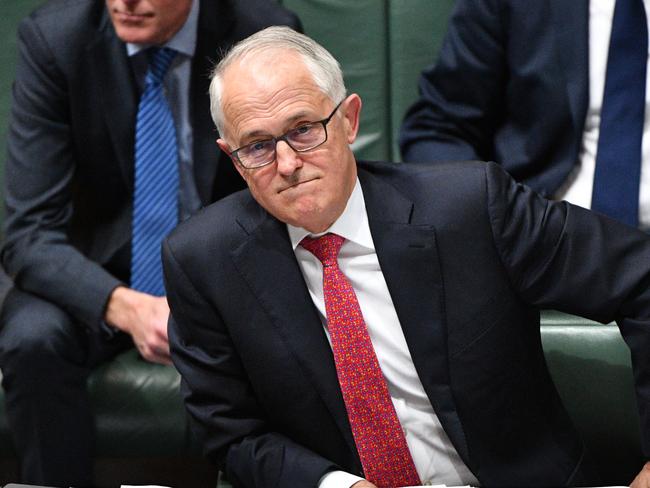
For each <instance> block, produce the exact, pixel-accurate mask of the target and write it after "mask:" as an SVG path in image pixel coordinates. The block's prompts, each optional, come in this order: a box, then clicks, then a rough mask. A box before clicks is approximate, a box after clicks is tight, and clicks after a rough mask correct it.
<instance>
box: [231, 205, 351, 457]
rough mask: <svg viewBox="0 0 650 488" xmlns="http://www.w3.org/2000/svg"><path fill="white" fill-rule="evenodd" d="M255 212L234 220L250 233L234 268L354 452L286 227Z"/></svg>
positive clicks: (332, 370)
mask: <svg viewBox="0 0 650 488" xmlns="http://www.w3.org/2000/svg"><path fill="white" fill-rule="evenodd" d="M260 212H261V213H260V214H259V218H258V219H253V220H252V221H248V222H245V221H240V225H241V226H242V227H243V228H244V229H246V230H247V232H250V233H249V234H248V235H247V237H246V239H245V240H244V241H243V243H242V244H241V245H240V246H239V247H238V248H237V249H235V250H234V251H233V253H232V256H233V260H234V263H235V266H236V267H237V269H238V270H239V272H240V273H241V275H242V277H243V278H244V279H245V280H246V282H247V283H248V285H249V286H250V287H251V289H252V290H253V293H254V295H255V296H256V297H257V299H258V300H259V302H260V304H261V306H262V307H263V309H264V310H265V312H266V313H267V315H268V317H269V319H270V322H271V324H272V325H273V327H274V328H275V330H276V332H277V333H278V334H279V335H280V336H281V337H282V339H283V340H284V342H285V343H286V344H287V345H288V347H289V349H290V350H291V352H292V353H293V356H294V357H295V358H296V361H297V363H298V364H299V365H300V367H301V368H302V369H303V371H304V374H305V375H306V376H307V377H308V378H309V380H310V383H311V384H312V385H313V386H314V388H315V389H316V390H317V391H318V393H319V395H320V397H321V398H322V399H323V401H324V403H325V404H326V405H327V408H328V410H329V411H330V413H331V415H332V417H333V418H334V419H335V421H336V423H337V425H338V426H339V429H340V431H341V434H342V435H343V437H344V438H345V440H346V442H347V443H348V445H349V446H350V450H351V451H352V452H353V453H356V448H355V445H354V440H353V439H352V433H351V430H350V425H349V422H348V418H347V413H346V410H345V405H344V403H343V397H342V395H341V391H340V389H339V383H338V379H337V376H336V368H335V366H334V357H333V355H332V350H331V348H330V346H329V343H328V341H327V337H326V336H325V332H324V330H323V326H322V324H321V321H320V318H319V316H318V312H317V310H316V307H315V306H314V305H313V303H312V300H311V297H310V295H309V292H308V290H307V287H306V285H305V282H304V279H303V276H302V273H301V271H300V268H299V267H298V263H297V261H296V258H295V254H294V252H293V249H292V248H291V243H290V241H289V237H288V234H287V230H286V227H285V225H284V224H282V223H281V222H279V221H277V220H276V219H274V218H272V217H270V216H269V215H268V214H266V213H265V212H263V211H261V210H260Z"/></svg>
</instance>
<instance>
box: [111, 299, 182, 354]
mask: <svg viewBox="0 0 650 488" xmlns="http://www.w3.org/2000/svg"><path fill="white" fill-rule="evenodd" d="M168 318H169V305H168V304H167V298H165V297H155V296H152V295H148V294H146V293H141V292H139V291H135V290H131V289H130V288H126V287H124V286H118V287H117V288H115V290H113V293H111V296H110V298H109V300H108V306H107V307H106V316H105V319H106V322H107V323H108V324H110V325H112V326H114V327H117V328H118V329H120V330H122V331H124V332H126V333H128V334H131V337H132V338H133V342H134V343H135V345H136V347H137V348H138V351H139V352H140V354H141V355H142V357H143V358H145V359H146V360H147V361H151V362H154V363H160V364H171V359H170V356H169V342H168V340H167V319H168Z"/></svg>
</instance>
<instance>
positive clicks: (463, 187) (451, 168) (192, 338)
mask: <svg viewBox="0 0 650 488" xmlns="http://www.w3.org/2000/svg"><path fill="white" fill-rule="evenodd" d="M271 61H272V62H271ZM211 103H212V113H213V118H214V119H215V123H216V125H217V127H218V128H219V132H220V134H221V138H220V139H219V140H218V144H219V146H220V147H221V149H222V150H223V151H224V152H226V153H227V154H229V155H230V157H231V159H232V160H233V164H235V166H236V168H237V170H238V171H239V172H240V173H241V175H242V176H243V178H244V179H245V180H246V182H247V184H248V187H249V188H248V190H245V191H242V192H238V193H235V194H233V195H231V196H229V197H227V198H225V199H223V200H221V201H219V202H217V203H215V204H213V205H210V206H209V207H207V208H205V209H203V210H202V211H201V212H199V213H198V214H197V215H195V216H193V217H192V218H191V219H189V220H188V221H186V222H184V223H183V224H181V225H179V227H178V228H177V229H176V230H175V231H174V232H172V233H171V235H170V236H169V237H168V238H167V239H166V240H165V241H164V242H163V265H164V270H165V283H166V289H167V296H168V300H169V304H170V308H171V316H170V322H169V338H170V348H171V355H172V360H173V362H174V364H175V366H176V367H177V369H178V370H179V372H180V373H181V377H182V382H181V391H182V393H183V395H184V399H185V404H186V407H187V410H188V412H189V414H190V417H191V418H192V420H193V424H194V426H195V428H196V431H197V432H198V433H199V435H200V437H201V439H202V442H203V445H204V447H205V451H206V453H207V455H208V456H209V458H210V459H212V460H213V461H214V462H215V463H216V464H218V465H219V466H220V467H221V468H223V469H224V470H225V473H226V475H227V476H228V478H229V479H230V480H231V481H232V482H233V484H234V486H236V487H248V488H250V487H268V486H276V487H295V486H318V487H319V488H325V487H331V486H334V487H350V486H354V487H355V488H363V487H374V486H378V487H395V486H407V485H420V484H442V483H445V484H448V485H460V484H472V485H474V486H477V484H480V485H481V486H584V485H589V484H591V483H597V482H598V476H597V473H596V469H595V468H594V466H593V464H592V463H591V462H590V458H589V454H588V453H587V452H585V447H584V444H583V443H582V441H581V439H580V437H579V435H578V433H577V432H576V430H575V428H574V427H573V425H572V423H571V421H570V419H569V416H568V414H567V412H566V410H565V409H564V407H563V405H562V403H561V401H560V398H559V396H558V393H557V391H556V389H555V387H554V385H553V383H552V380H551V377H550V375H549V372H548V370H547V368H546V364H545V361H544V355H543V351H542V347H541V340H540V326H539V309H540V308H543V307H553V308H557V309H560V310H564V311H567V312H570V313H574V314H580V315H584V316H586V317H589V318H592V319H595V320H599V321H610V320H617V321H618V323H619V325H620V327H621V331H622V333H623V335H624V336H625V339H626V341H627V342H628V344H629V345H630V348H631V351H632V356H633V363H634V365H635V368H636V372H637V374H636V378H637V384H636V388H637V392H638V401H639V411H640V415H641V429H642V432H643V434H644V449H645V453H646V455H648V454H649V452H650V451H649V450H650V445H649V444H648V441H649V437H648V434H649V433H650V423H649V422H650V417H649V416H648V415H649V414H648V400H647V399H648V398H650V396H649V394H650V390H649V388H650V384H648V376H647V375H646V373H645V372H646V371H647V370H648V367H649V366H650V364H649V361H650V360H649V359H648V358H650V355H649V354H648V349H647V344H648V341H649V340H650V289H648V286H647V283H648V282H649V280H650V240H649V239H648V236H647V235H646V234H644V233H642V232H640V231H638V230H636V229H633V228H630V227H628V226H625V225H623V224H620V223H618V222H616V221H614V220H610V219H607V218H604V217H601V216H598V215H596V214H594V213H591V212H590V211H588V210H585V209H583V208H580V207H576V206H573V205H570V204H568V203H566V202H551V201H548V200H546V199H544V198H543V197H541V196H539V195H538V194H536V193H535V192H533V191H532V190H531V189H529V188H528V187H526V186H523V185H521V184H517V183H515V182H514V181H513V180H512V179H511V178H510V177H509V176H508V175H507V174H506V173H505V172H504V171H503V170H502V169H501V168H500V167H499V166H497V165H495V164H493V163H488V164H485V163H476V162H458V163H452V164H440V165H427V164H422V165H396V164H390V163H381V162H362V161H359V162H356V161H355V158H354V155H353V153H352V151H351V149H350V147H349V144H351V143H352V142H353V141H354V140H355V137H356V135H357V130H358V124H359V112H360V109H361V100H360V98H359V96H358V95H356V94H351V95H347V96H346V92H345V87H344V85H343V81H342V76H341V71H340V68H339V66H338V64H337V62H336V61H335V60H334V59H333V58H332V57H331V55H329V53H327V51H325V50H324V49H323V48H322V47H321V46H319V45H318V44H316V43H315V42H314V41H312V40H310V39H309V38H307V37H305V36H303V35H301V34H297V33H293V32H291V31H290V30H288V29H283V28H279V27H276V28H273V27H271V28H268V29H265V30H263V31H260V32H259V33H257V34H255V35H253V36H251V37H249V38H248V39H247V40H244V41H242V42H241V43H239V44H237V45H236V46H235V47H234V48H233V49H232V50H231V51H230V52H229V53H228V54H227V55H226V57H225V58H224V59H223V60H222V61H221V63H220V64H219V65H218V66H217V68H216V69H215V72H214V74H213V80H212V85H211ZM337 253H338V259H337V257H336V256H337ZM321 263H322V264H321ZM386 446H389V448H388V449H384V448H385V447H386ZM648 466H649V467H650V465H648ZM649 479H650V478H649V477H648V470H643V471H642V472H641V474H640V475H639V477H638V479H637V481H636V483H637V484H636V485H635V486H648V480H649Z"/></svg>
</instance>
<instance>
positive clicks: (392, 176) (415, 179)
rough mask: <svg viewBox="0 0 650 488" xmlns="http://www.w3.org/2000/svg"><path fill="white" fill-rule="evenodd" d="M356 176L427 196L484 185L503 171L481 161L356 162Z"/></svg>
mask: <svg viewBox="0 0 650 488" xmlns="http://www.w3.org/2000/svg"><path fill="white" fill-rule="evenodd" d="M358 167H359V173H360V178H362V179H363V178H364V173H365V174H367V175H371V177H378V178H380V179H383V180H385V181H387V182H389V183H390V184H391V185H393V186H395V187H396V188H397V189H400V190H402V191H403V192H406V193H408V194H409V195H412V196H420V195H423V196H426V197H430V196H432V194H433V193H440V194H443V195H447V194H455V193H458V192H464V191H465V189H467V190H469V191H473V190H474V189H475V188H476V187H477V186H484V185H485V181H486V178H493V177H494V174H497V175H498V174H504V173H505V172H504V170H503V169H502V168H501V167H500V166H498V165H497V164H495V163H490V162H484V161H448V162H435V163H385V162H368V161H359V163H358Z"/></svg>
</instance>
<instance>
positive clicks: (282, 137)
mask: <svg viewBox="0 0 650 488" xmlns="http://www.w3.org/2000/svg"><path fill="white" fill-rule="evenodd" d="M344 101H345V99H343V100H341V101H340V102H339V103H338V104H337V105H336V107H334V110H332V113H330V114H329V115H328V116H327V117H325V118H324V119H321V120H317V121H315V122H306V123H304V124H300V125H299V126H297V127H294V128H293V129H291V130H288V131H287V132H285V133H284V134H282V135H280V136H277V137H270V138H268V139H262V140H259V141H255V142H251V143H250V144H245V145H244V146H241V147H238V148H237V149H235V150H234V151H232V152H231V153H230V157H232V158H234V159H235V160H236V161H237V163H238V164H239V165H240V166H241V167H242V168H244V169H253V170H254V169H259V168H263V167H264V166H268V165H269V164H271V163H272V162H274V161H275V160H276V159H277V156H278V155H277V145H278V142H279V141H284V142H286V143H287V146H289V147H290V148H291V149H293V150H294V151H295V152H297V153H304V152H307V151H311V150H313V149H316V148H317V147H319V146H322V145H323V144H325V143H326V142H327V137H328V135H327V124H328V123H329V121H330V120H332V117H334V114H335V113H336V111H337V110H338V109H339V107H340V106H341V104H342V103H343V102H344ZM316 124H321V125H322V126H323V130H324V131H325V138H324V139H323V140H322V141H321V142H319V143H318V144H316V145H315V146H311V147H308V148H306V149H296V148H295V147H293V146H292V145H291V142H289V134H291V133H292V132H294V131H296V130H298V129H300V128H301V127H304V126H308V125H316ZM260 142H273V157H272V158H271V159H270V160H269V161H267V162H265V163H262V164H260V165H257V166H246V164H244V162H243V161H242V160H241V159H240V158H239V151H241V150H242V149H246V148H248V147H250V146H254V145H255V144H259V143H260Z"/></svg>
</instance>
